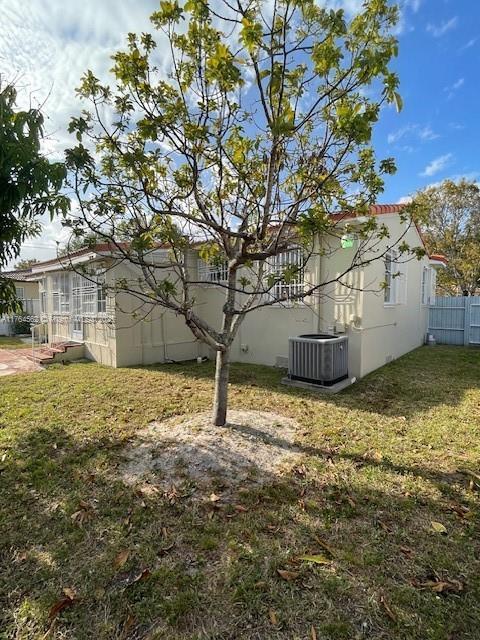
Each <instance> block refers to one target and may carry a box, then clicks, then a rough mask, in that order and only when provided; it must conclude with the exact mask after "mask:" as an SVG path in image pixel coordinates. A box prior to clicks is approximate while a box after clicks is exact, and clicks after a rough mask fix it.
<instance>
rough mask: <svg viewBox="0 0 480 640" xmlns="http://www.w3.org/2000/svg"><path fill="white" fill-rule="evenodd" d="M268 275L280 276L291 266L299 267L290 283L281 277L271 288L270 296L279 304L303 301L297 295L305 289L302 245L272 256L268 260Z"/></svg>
mask: <svg viewBox="0 0 480 640" xmlns="http://www.w3.org/2000/svg"><path fill="white" fill-rule="evenodd" d="M266 265H267V270H266V271H267V276H272V275H274V276H280V275H282V273H284V272H285V269H286V268H287V267H289V266H292V265H295V266H297V267H299V270H298V273H297V274H296V276H295V277H294V278H292V279H291V281H290V282H289V283H286V282H285V281H284V280H283V278H279V279H278V280H277V281H276V282H275V284H274V285H273V287H272V288H271V289H270V292H269V296H270V297H272V298H274V299H275V300H276V302H277V303H278V304H279V305H283V306H285V304H286V305H287V306H288V305H292V304H295V303H301V302H303V299H296V298H295V296H296V295H298V294H299V293H303V291H305V255H304V251H303V249H302V247H295V246H292V247H290V248H289V249H287V250H286V251H283V252H282V253H278V254H277V255H276V256H272V257H271V258H269V259H268V260H267V262H266Z"/></svg>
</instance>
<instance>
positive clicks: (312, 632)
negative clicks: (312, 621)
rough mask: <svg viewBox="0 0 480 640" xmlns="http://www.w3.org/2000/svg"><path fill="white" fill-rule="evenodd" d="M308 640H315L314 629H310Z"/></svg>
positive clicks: (315, 633)
mask: <svg viewBox="0 0 480 640" xmlns="http://www.w3.org/2000/svg"><path fill="white" fill-rule="evenodd" d="M310 639H311V640H317V632H316V631H315V627H314V626H312V627H310Z"/></svg>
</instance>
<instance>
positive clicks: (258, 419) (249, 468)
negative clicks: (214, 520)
mask: <svg viewBox="0 0 480 640" xmlns="http://www.w3.org/2000/svg"><path fill="white" fill-rule="evenodd" d="M297 436H298V424H297V423H296V422H295V421H294V420H292V419H291V418H286V417H285V416H281V415H279V414H275V413H268V412H265V411H238V410H232V411H230V412H229V415H228V423H227V425H226V426H225V427H214V426H212V424H211V413H210V412H202V413H199V414H195V415H193V416H180V417H175V418H170V419H169V420H165V421H163V422H152V423H151V424H149V425H148V426H147V427H146V428H145V429H141V430H140V431H138V432H137V434H136V438H135V439H134V440H133V442H132V443H130V444H129V446H128V447H127V448H126V450H125V457H126V463H125V465H124V466H123V467H122V468H121V477H122V478H123V480H124V481H125V482H126V483H127V484H129V485H132V484H133V485H135V484H137V483H139V482H142V481H145V480H149V481H150V482H151V483H152V484H153V485H159V486H161V487H162V488H163V489H166V488H169V487H172V486H176V485H179V484H185V483H188V484H189V485H190V486H191V487H192V494H194V493H195V491H196V489H198V491H199V492H200V494H199V495H200V496H201V495H203V493H204V491H205V490H208V489H209V488H210V489H211V488H212V487H213V486H214V485H215V486H217V487H219V489H221V490H222V491H223V492H224V493H225V492H227V493H230V492H232V491H234V490H235V489H238V488H239V487H245V486H246V484H248V483H252V484H265V483H267V482H271V481H272V478H274V477H275V476H278V477H280V476H281V475H282V472H286V471H287V470H288V469H291V468H292V466H293V465H294V464H295V462H296V461H298V460H299V458H300V449H299V448H297V447H296V446H295V439H296V437H297ZM192 483H193V486H192ZM202 491H203V493H202ZM197 493H198V492H197Z"/></svg>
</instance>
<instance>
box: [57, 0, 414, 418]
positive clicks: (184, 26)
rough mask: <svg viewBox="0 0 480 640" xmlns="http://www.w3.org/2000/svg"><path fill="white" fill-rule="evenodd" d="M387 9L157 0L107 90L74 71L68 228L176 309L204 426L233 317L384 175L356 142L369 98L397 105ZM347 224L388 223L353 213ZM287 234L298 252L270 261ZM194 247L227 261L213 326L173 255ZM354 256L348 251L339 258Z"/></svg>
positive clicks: (284, 248) (393, 13) (272, 297)
mask: <svg viewBox="0 0 480 640" xmlns="http://www.w3.org/2000/svg"><path fill="white" fill-rule="evenodd" d="M396 20H397V8H396V7H395V6H392V5H391V4H390V3H389V2H388V1H387V0H366V2H364V4H363V6H362V9H361V11H360V12H359V13H358V14H357V15H355V16H354V17H352V18H347V16H346V15H345V12H344V11H343V10H341V9H339V10H335V9H329V8H326V7H324V6H320V5H318V4H317V3H316V2H314V0H278V1H277V2H275V3H274V4H273V5H272V4H270V3H266V2H261V1H257V0H253V1H251V0H247V1H246V2H243V1H242V0H236V1H235V2H234V3H230V2H226V1H225V0H221V1H220V2H216V3H213V2H208V1H207V0H187V1H186V2H185V3H184V4H179V2H177V0H162V1H161V2H160V8H159V10H158V11H156V12H155V13H153V15H152V16H151V21H152V25H153V27H154V28H155V30H156V31H157V38H156V39H155V38H154V37H153V36H152V35H151V34H148V33H143V34H141V35H136V34H133V33H131V34H129V35H128V46H127V48H126V49H125V50H123V51H119V52H117V53H116V54H115V55H114V56H113V61H114V63H113V69H112V72H113V80H114V82H113V83H112V85H111V86H110V85H107V84H102V83H101V82H100V81H99V79H98V78H96V77H95V75H94V74H93V73H92V72H91V71H88V72H87V73H86V74H85V76H84V77H83V79H82V83H81V86H80V87H79V89H78V93H79V96H80V98H81V99H82V100H84V101H85V102H86V103H87V108H85V110H84V111H83V112H82V114H81V115H80V116H79V117H75V118H73V119H72V121H71V123H70V131H71V132H72V133H75V135H76V138H77V141H78V144H77V145H76V146H75V147H73V148H71V149H69V150H68V152H67V161H68V165H69V167H70V168H71V170H72V173H73V175H74V177H73V181H72V185H73V187H74V189H75V191H76V193H77V197H78V200H79V204H80V215H79V216H78V217H70V219H69V222H68V223H69V224H70V225H71V226H72V228H73V230H74V232H75V233H76V234H77V235H79V234H81V233H82V232H84V233H88V232H94V233H95V234H98V235H99V236H100V237H102V238H104V239H106V240H111V241H112V242H113V243H116V244H117V249H118V252H119V254H120V255H121V259H122V260H130V261H131V263H132V264H134V265H136V266H137V267H138V268H139V269H141V272H142V276H143V278H144V280H145V282H146V288H144V289H142V291H141V292H139V291H138V287H137V288H135V283H134V284H132V283H127V282H123V283H122V286H123V288H124V289H125V290H130V291H132V292H133V293H135V295H137V296H143V298H144V300H145V302H146V303H148V304H159V305H161V306H163V307H165V308H167V309H171V310H173V311H174V312H175V313H177V314H179V315H182V316H183V317H184V319H185V322H186V324H187V325H188V326H189V328H190V329H191V331H192V332H193V334H194V335H195V337H196V338H198V339H199V340H202V341H203V342H205V343H206V344H208V345H209V346H210V347H211V348H212V349H214V350H215V351H216V352H217V385H216V402H215V406H216V411H215V413H216V417H215V421H216V423H217V424H221V423H222V421H223V422H224V420H225V411H226V388H227V382H226V381H227V380H228V363H229V352H230V347H231V344H232V342H233V340H234V338H235V336H236V334H237V331H238V328H239V326H240V324H241V322H242V321H243V319H244V317H245V316H246V315H247V314H250V313H252V312H254V311H255V310H256V309H259V308H260V307H264V306H266V305H271V304H276V303H278V302H279V299H278V296H279V295H283V294H282V293H281V288H279V287H277V286H276V285H277V284H278V282H279V281H280V280H283V281H291V280H292V279H293V278H295V276H296V274H297V273H298V272H299V271H300V270H302V269H303V267H304V264H306V262H307V261H308V259H309V258H310V257H311V256H312V255H313V253H314V252H315V251H318V246H317V245H316V244H315V238H316V237H318V234H327V235H328V234H331V235H332V236H335V234H337V235H338V231H336V230H335V222H334V219H333V218H332V216H331V215H330V213H331V212H332V211H344V212H348V211H352V210H355V211H357V212H359V213H362V212H363V213H365V214H367V216H368V211H369V205H370V204H371V203H373V202H375V200H376V198H377V196H378V194H380V193H381V192H382V190H383V177H384V175H387V174H391V173H393V172H394V171H395V164H394V161H393V159H392V158H385V159H382V160H380V161H379V160H377V159H376V157H375V153H374V150H373V148H372V144H371V139H372V131H373V127H374V125H375V123H376V122H377V121H378V119H379V116H380V111H381V108H382V106H383V105H386V104H389V103H392V104H394V105H396V107H397V108H400V107H401V99H400V96H399V94H398V84H399V80H398V77H397V76H396V74H395V73H394V72H393V71H392V70H391V69H390V67H389V65H390V61H391V59H392V57H394V56H396V54H397V41H396V39H395V37H394V35H392V31H393V28H394V25H395V23H396ZM157 44H158V47H157ZM357 234H358V236H359V237H360V238H361V239H362V241H366V239H367V238H371V237H372V236H375V237H376V238H377V239H379V238H385V236H388V231H387V230H386V228H385V227H384V226H383V225H381V224H379V222H378V220H377V219H375V218H373V217H368V219H367V220H366V221H364V222H363V223H362V224H360V225H359V226H358V227H357ZM118 238H122V239H124V240H128V242H127V244H123V243H122V244H120V243H118V242H117V239H118ZM396 241H397V240H395V242H396ZM292 242H295V243H296V244H297V245H299V244H300V245H301V246H302V248H303V251H304V253H303V255H304V256H305V263H304V264H303V265H299V264H295V265H291V264H289V262H288V259H286V260H284V261H283V262H282V268H281V269H280V270H279V269H276V270H272V268H271V261H272V259H275V258H276V257H277V256H279V255H282V254H284V255H285V253H286V252H288V250H289V248H290V247H291V245H292ZM392 243H393V241H392ZM160 244H162V245H164V246H168V247H169V248H170V261H169V264H170V267H171V269H169V270H168V271H167V270H166V269H165V267H164V266H163V268H157V267H155V266H152V262H151V260H150V259H149V254H150V253H151V251H152V250H153V249H154V248H155V247H157V246H159V245H160ZM199 245H201V255H202V257H203V259H204V260H205V261H206V262H207V263H208V262H210V263H211V262H217V263H219V264H225V269H226V277H225V280H224V281H222V282H220V281H217V282H215V283H210V284H211V285H212V286H216V287H218V288H220V289H221V290H223V292H224V295H225V298H224V305H223V308H222V310H221V317H220V318H219V323H218V325H215V326H211V325H209V324H208V323H207V322H206V321H205V320H204V319H203V318H202V317H200V316H199V315H198V314H197V312H196V310H195V285H196V284H198V276H197V274H196V273H192V272H191V271H190V270H189V268H188V265H187V261H186V259H185V255H186V253H187V250H188V249H189V248H190V247H193V246H195V247H198V246H199ZM361 246H363V248H365V245H362V243H361ZM401 251H403V252H407V251H408V247H407V246H406V245H405V243H403V244H402V245H401ZM377 258H381V255H377ZM368 259H369V260H370V259H372V256H370V257H369V258H368ZM366 261H367V259H366V257H365V253H364V252H362V251H361V250H359V251H358V252H356V254H355V258H354V259H353V261H352V264H351V265H350V268H351V269H354V268H356V267H359V266H361V265H362V264H365V263H366ZM341 275H342V274H340V276H339V277H341ZM324 284H325V283H320V282H315V283H310V284H308V285H307V286H305V288H304V289H302V290H297V292H296V293H295V294H294V296H292V299H291V300H290V301H291V302H292V301H293V302H295V301H300V300H304V299H305V298H306V297H308V296H310V295H312V293H314V292H316V291H318V290H320V289H321V287H322V286H323V285H324ZM279 291H280V293H279ZM219 326H221V329H219V328H218V327H219ZM220 405H221V407H220ZM219 407H220V409H219Z"/></svg>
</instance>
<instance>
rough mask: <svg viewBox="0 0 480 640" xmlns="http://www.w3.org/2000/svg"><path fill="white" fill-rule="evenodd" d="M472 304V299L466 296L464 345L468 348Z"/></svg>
mask: <svg viewBox="0 0 480 640" xmlns="http://www.w3.org/2000/svg"><path fill="white" fill-rule="evenodd" d="M471 304H472V298H471V297H470V296H465V311H464V316H463V344H464V346H465V347H468V345H469V344H470V305H471Z"/></svg>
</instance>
